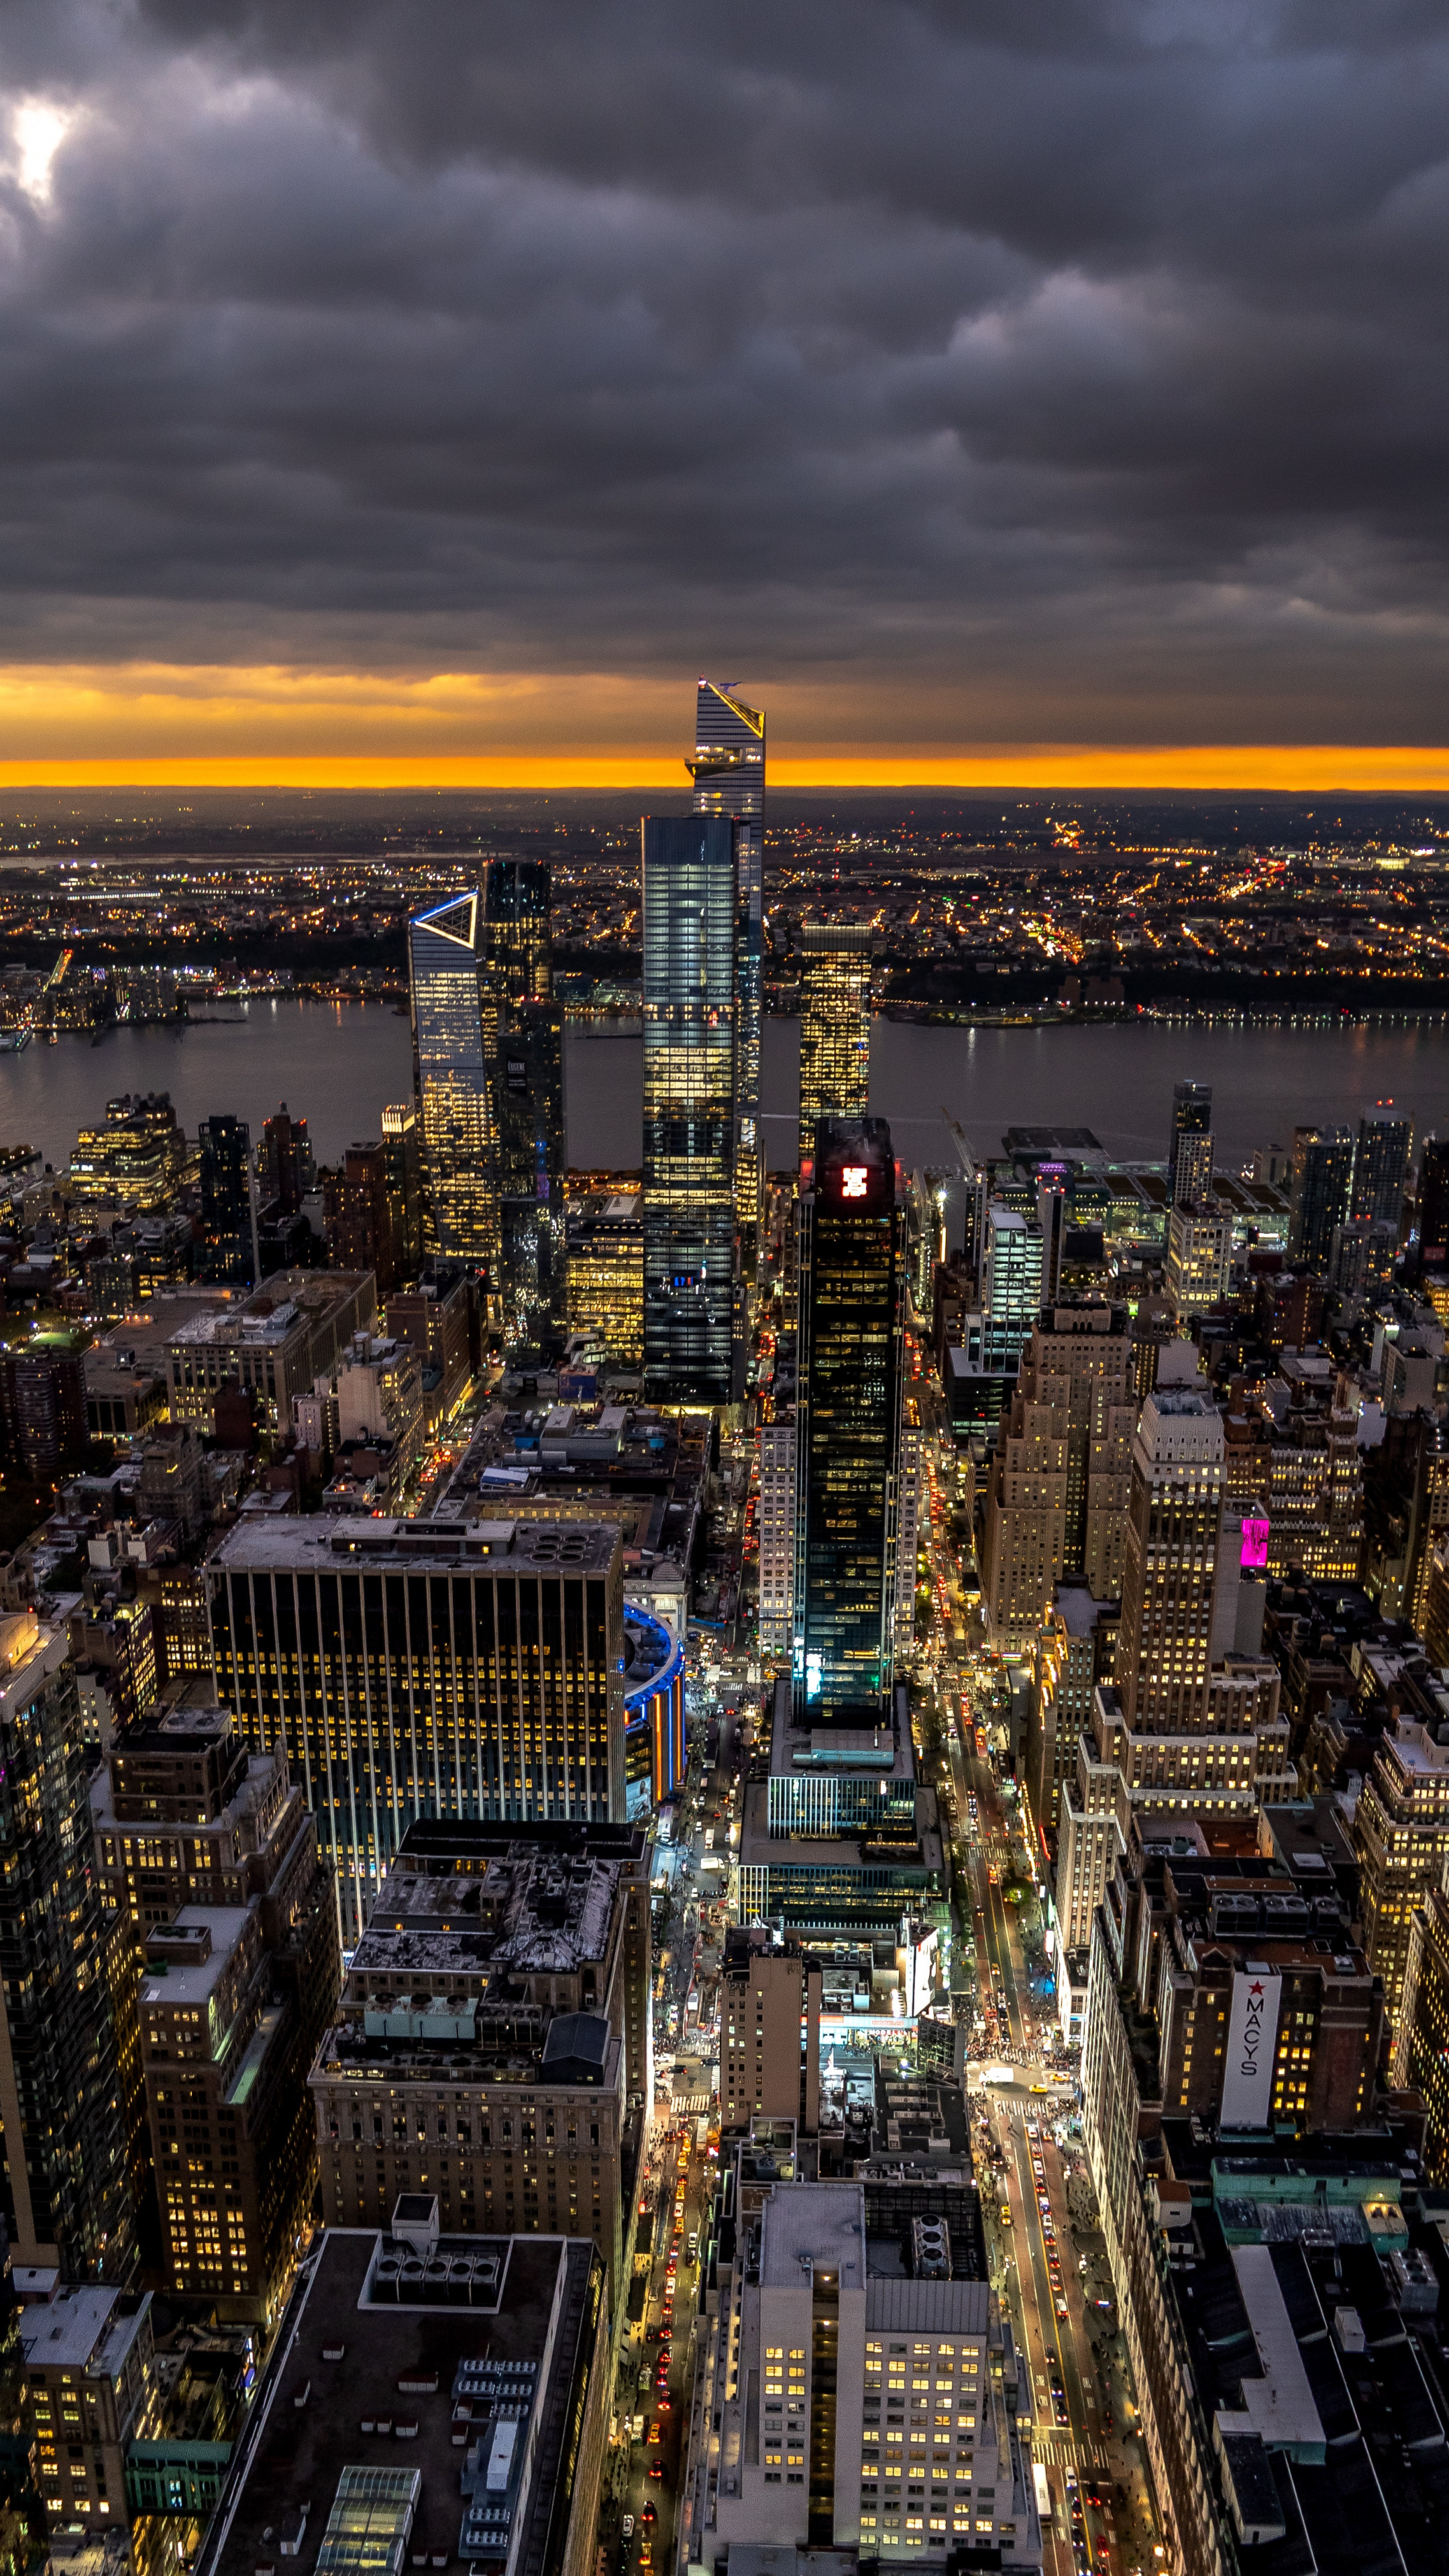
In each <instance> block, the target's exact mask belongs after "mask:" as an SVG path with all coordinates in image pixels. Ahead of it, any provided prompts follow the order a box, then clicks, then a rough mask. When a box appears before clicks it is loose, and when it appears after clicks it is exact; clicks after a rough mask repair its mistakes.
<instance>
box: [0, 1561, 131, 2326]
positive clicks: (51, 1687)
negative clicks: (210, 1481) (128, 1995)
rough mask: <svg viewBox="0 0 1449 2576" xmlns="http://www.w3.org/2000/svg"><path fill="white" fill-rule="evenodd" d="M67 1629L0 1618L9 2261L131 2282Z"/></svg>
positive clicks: (114, 2076) (0, 1944)
mask: <svg viewBox="0 0 1449 2576" xmlns="http://www.w3.org/2000/svg"><path fill="white" fill-rule="evenodd" d="M93 1758H94V1757H93V1756H92V1755H91V1754H90V1753H89V1752H88V1750H87V1747H86V1745H85V1744H84V1742H83V1739H82V1730H81V1720H80V1710H79V1706H78V1703H77V1696H76V1678H75V1673H74V1671H73V1669H72V1667H71V1664H70V1662H69V1660H68V1652H67V1641H66V1635H65V1631H64V1629H63V1628H62V1629H59V1630H56V1629H51V1628H47V1627H44V1626H42V1624H41V1623H40V1621H39V1620H38V1619H37V1618H36V1617H35V1615H34V1613H33V1612H31V1611H25V1612H22V1613H21V1614H20V1615H19V1616H18V1617H15V1618H10V1619H4V1620H0V1772H3V1777H4V1780H5V1782H6V1790H5V1797H4V1801H3V1804H0V1886H3V1891H4V1892H3V1896H0V2034H3V2035H0V2119H3V2121H4V2125H5V2164H4V2185H3V2188H4V2202H3V2206H4V2212H5V2222H6V2225H7V2227H8V2229H9V2231H10V2244H11V2249H12V2251H13V2253H14V2256H15V2260H16V2262H17V2263H23V2264H59V2265H60V2267H61V2270H62V2271H63V2272H64V2273H65V2275H66V2277H67V2278H68V2279H70V2280H72V2281H79V2280H84V2279H87V2278H96V2279H100V2278H104V2279H105V2280H107V2281H122V2282H124V2281H125V2280H126V2279H127V2278H128V2276H129V2274H130V2271H131V2268H132V2265H133V2263H134V2261H135V2252H136V2248H135V2242H134V2233H133V2226H132V2212H131V2201H130V2194H129V2190H128V2186H127V2175H126V2139H125V2130H124V2126H123V2122H122V2114H121V2085H120V2076H119V2071H118V2064H117V2042H116V2031H115V2024H114V2020H113V2017H112V2011H111V2004H110V1999H109V1996H108V1992H107V1986H106V1977H105V1966H104V1951H105V1938H104V1930H103V1925H104V1917H103V1915H102V1912H101V1903H100V1894H99V1891H98V1889H97V1886H96V1881H95V1875H94V1872H93V1870H92V1867H91V1827H90V1810H89V1807H88V1805H87V1794H86V1793H87V1784H88V1780H89V1775H90V1770H91V1765H92V1760H93Z"/></svg>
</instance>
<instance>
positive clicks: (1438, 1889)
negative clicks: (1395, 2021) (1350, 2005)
mask: <svg viewBox="0 0 1449 2576" xmlns="http://www.w3.org/2000/svg"><path fill="white" fill-rule="evenodd" d="M1391 2076H1392V2081H1393V2082H1394V2084H1395V2085H1396V2086H1397V2087H1398V2088H1399V2089H1400V2090H1401V2091H1405V2092H1407V2091H1413V2092H1415V2093H1421V2094H1422V2095H1423V2097H1424V2108H1425V2110H1426V2112H1427V2113H1428V2118H1427V2120H1426V2122H1425V2128H1424V2170H1425V2173H1426V2174H1427V2175H1428V2178H1429V2181H1430V2182H1431V2183H1432V2184H1433V2185H1434V2186H1435V2188H1436V2190H1439V2191H1442V2190H1443V2188H1444V2185H1445V2183H1446V2182H1449V1893H1446V1891H1445V1888H1444V1886H1443V1884H1442V1883H1441V1884H1440V1885H1438V1886H1431V1887H1429V1888H1428V1889H1426V1891H1425V1893H1424V1895H1423V1897H1422V1899H1421V1901H1420V1903H1419V1905H1418V1907H1417V1908H1416V1910H1415V1913H1414V1916H1413V1920H1412V1923H1411V1925H1410V1929H1409V1952H1408V1961H1407V1965H1406V1969H1405V1974H1404V1990H1403V1997H1402V2003H1401V2007H1400V2012H1399V2026H1398V2029H1397V2031H1396V2033H1395V2035H1394V2053H1393V2060H1392V2066H1391Z"/></svg>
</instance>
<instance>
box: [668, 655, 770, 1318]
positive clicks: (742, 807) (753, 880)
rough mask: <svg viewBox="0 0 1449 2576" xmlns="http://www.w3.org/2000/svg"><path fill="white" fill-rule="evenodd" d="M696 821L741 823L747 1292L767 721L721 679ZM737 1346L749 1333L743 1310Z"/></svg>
mask: <svg viewBox="0 0 1449 2576" xmlns="http://www.w3.org/2000/svg"><path fill="white" fill-rule="evenodd" d="M687 765H688V768H689V771H690V775H691V777H692V778H693V780H694V811H695V813H696V814H727V815H729V816H730V817H731V818H732V819H733V821H734V824H735V869H736V881H735V1080H734V1140H733V1141H734V1166H735V1169H734V1195H735V1216H736V1222H737V1224H738V1227H739V1235H740V1252H739V1258H740V1279H741V1286H742V1291H743V1290H745V1289H747V1287H748V1284H749V1283H751V1282H752V1281H753V1279H754V1275H755V1269H756V1264H757V1261H758V1257H759V1232H760V1202H761V1191H762V1187H763V1180H764V1155H763V1150H762V1142H761V1130H760V1012H761V981H760V978H761V968H762V963H763V952H764V882H765V879H764V862H765V719H764V716H763V714H762V713H761V711H760V709H759V708H758V707H747V706H746V705H745V703H744V701H743V699H742V698H738V697H736V696H735V695H733V693H732V692H731V691H729V690H728V689H722V688H720V687H718V686H717V685H716V683H715V682H714V681H713V680H703V679H702V680H701V681H700V683H699V688H698V691H697V693H696V698H695V714H694V758H693V759H692V760H691V761H690V762H689V763H688V764H687ZM735 1326H736V1341H737V1343H738V1342H739V1341H740V1339H741V1337H742V1335H743V1333H744V1331H745V1329H746V1312H745V1305H744V1302H743V1298H742V1300H741V1302H740V1303H739V1304H738V1305H737V1310H736V1318H735Z"/></svg>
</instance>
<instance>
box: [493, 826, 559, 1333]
mask: <svg viewBox="0 0 1449 2576" xmlns="http://www.w3.org/2000/svg"><path fill="white" fill-rule="evenodd" d="M551 901H552V880H551V875H550V870H549V866H548V862H547V860H546V859H528V858H500V859H490V860H489V862H488V868H487V872H486V874H485V877H484V880H483V916H484V920H483V946H484V964H483V985H482V1001H483V1050H484V1054H485V1056H486V1058H487V1061H488V1068H489V1115H490V1118H491V1122H492V1131H493V1187H494V1195H495V1198H496V1201H497V1208H498V1229H499V1250H500V1278H501V1285H502V1289H503V1296H504V1302H505V1305H506V1307H507V1310H508V1313H509V1317H510V1319H511V1322H512V1324H513V1326H514V1327H515V1329H516V1330H517V1331H518V1333H519V1335H520V1336H521V1338H523V1339H525V1340H526V1339H528V1338H529V1336H530V1335H531V1334H532V1332H533V1331H534V1329H535V1328H536V1326H537V1324H538V1323H539V1322H540V1321H541V1320H543V1319H549V1318H551V1319H552V1320H553V1321H555V1322H558V1323H561V1322H562V1321H563V1312H564V1164H565V1148H564V1094H563V1014H562V1012H561V1010H560V1009H559V1007H558V1005H557V1004H556V1003H554V1002H553V1001H552V1000H551V999H550V994H551V991H552V984H553V966H552V949H551V939H550V928H549V919H550V906H551Z"/></svg>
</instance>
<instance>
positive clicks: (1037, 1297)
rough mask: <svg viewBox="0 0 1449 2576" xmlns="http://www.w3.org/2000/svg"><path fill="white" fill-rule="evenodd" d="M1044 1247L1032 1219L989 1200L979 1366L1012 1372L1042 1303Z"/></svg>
mask: <svg viewBox="0 0 1449 2576" xmlns="http://www.w3.org/2000/svg"><path fill="white" fill-rule="evenodd" d="M1045 1251H1046V1247H1045V1245H1044V1243H1043V1240H1042V1230H1041V1227H1040V1225H1039V1224H1038V1223H1037V1221H1036V1219H1035V1218H1034V1217H1028V1216H1023V1215H1022V1214H1021V1212H1020V1210H1019V1209H1017V1208H1011V1207H1007V1206H1005V1205H1004V1203H1003V1202H1002V1201H1001V1200H1000V1199H992V1200H991V1201H990V1203H989V1205H988V1207H987V1210H986V1240H985V1244H984V1246H983V1250H982V1257H981V1365H982V1367H983V1368H984V1369H986V1370H988V1371H989V1372H992V1373H996V1374H1000V1373H1004V1374H1005V1375H1007V1376H1010V1375H1012V1374H1013V1373H1014V1371H1015V1370H1016V1369H1017V1367H1018V1366H1019V1365H1020V1361H1021V1354H1022V1352H1023V1351H1024V1349H1025V1348H1026V1344H1027V1340H1028V1337H1029V1335H1030V1333H1031V1328H1032V1325H1033V1324H1034V1323H1035V1321H1036V1318H1037V1316H1038V1315H1039V1314H1040V1312H1041V1307H1042V1280H1043V1272H1044V1262H1045Z"/></svg>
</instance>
